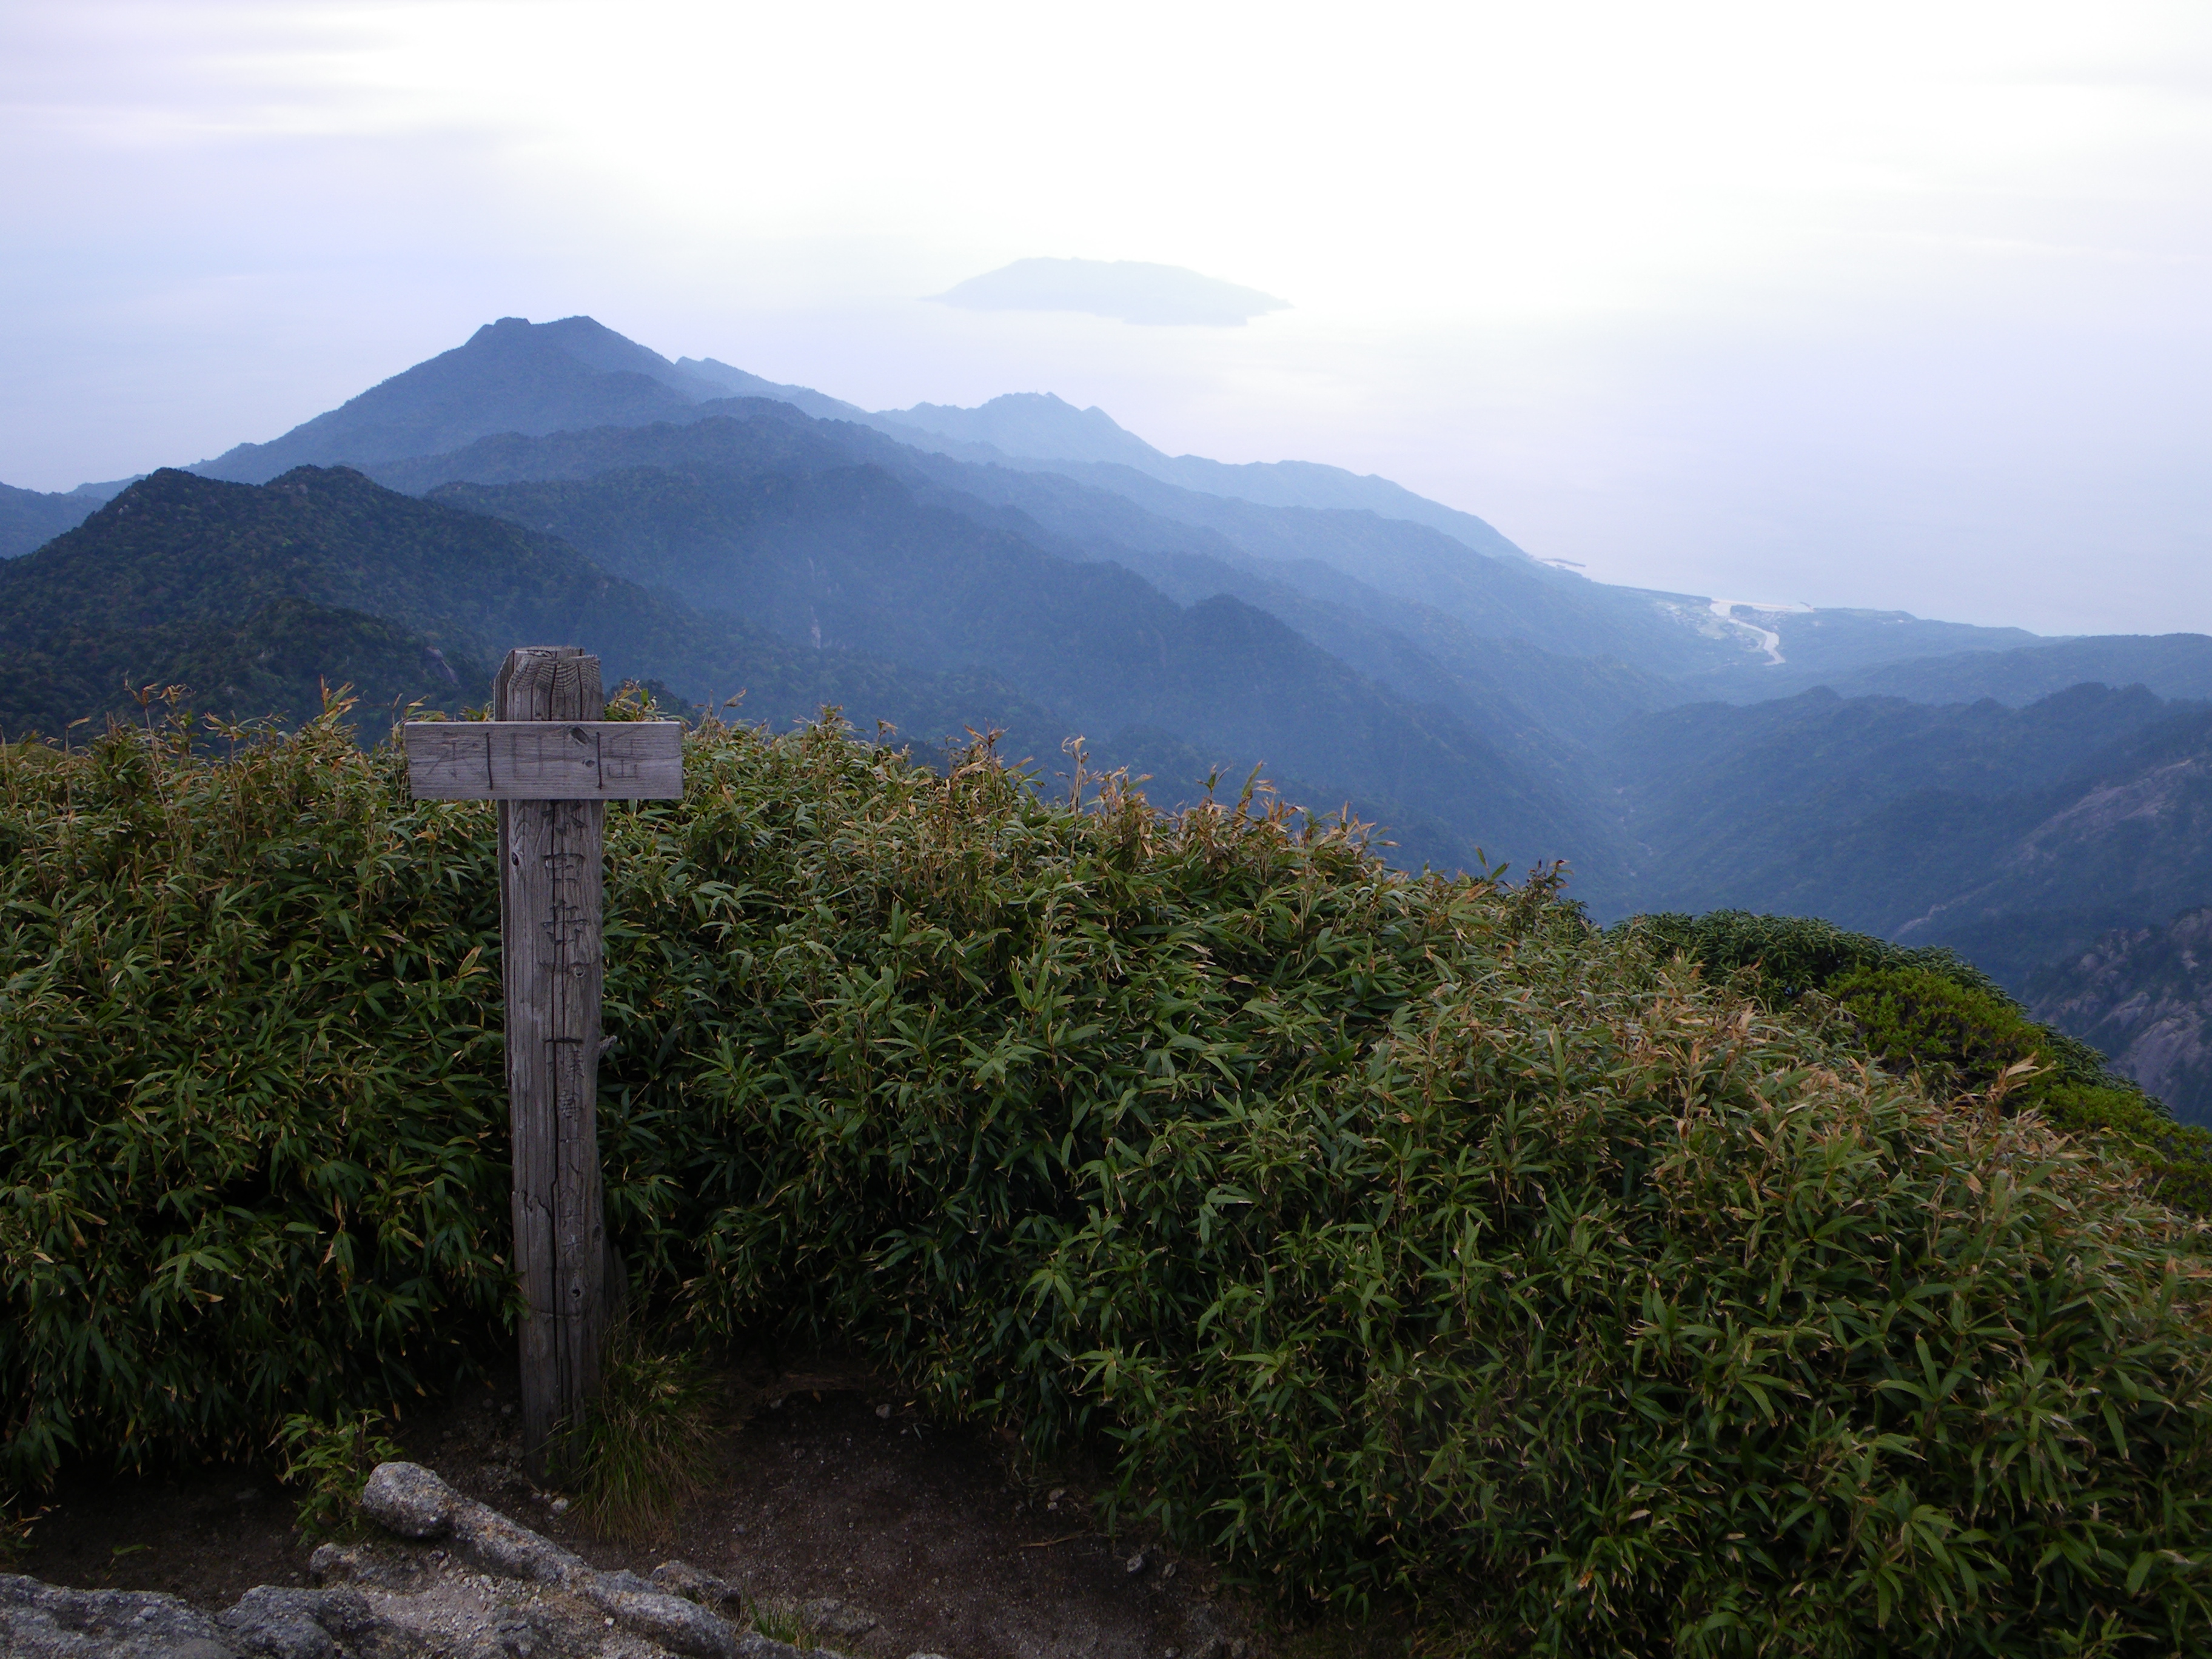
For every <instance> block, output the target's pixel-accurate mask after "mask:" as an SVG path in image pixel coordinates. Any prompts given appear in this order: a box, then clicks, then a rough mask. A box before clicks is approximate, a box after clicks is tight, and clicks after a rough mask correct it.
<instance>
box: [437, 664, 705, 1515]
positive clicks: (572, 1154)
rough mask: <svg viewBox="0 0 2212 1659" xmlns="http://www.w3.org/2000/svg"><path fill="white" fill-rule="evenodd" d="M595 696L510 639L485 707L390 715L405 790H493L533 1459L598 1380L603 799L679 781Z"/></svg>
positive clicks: (582, 678)
mask: <svg viewBox="0 0 2212 1659" xmlns="http://www.w3.org/2000/svg"><path fill="white" fill-rule="evenodd" d="M604 708H605V697H604V696H603V695H602V693H601V691H600V688H599V659H598V658H597V657H593V656H588V655H586V653H584V652H582V651H581V650H580V649H578V648H577V647H574V646H568V645H562V646H526V647H523V648H521V649H520V650H516V651H510V652H508V653H507V661H506V662H505V663H504V664H503V665H501V668H500V671H499V679H498V683H497V685H496V688H495V691H494V694H493V701H492V714H493V716H494V718H493V719H491V720H453V721H447V720H410V722H408V724H407V726H406V728H405V741H406V746H407V776H408V783H409V787H410V789H411V791H412V792H413V793H414V794H415V795H416V796H417V797H418V798H422V799H431V800H495V801H497V802H498V803H499V869H500V878H499V899H500V904H499V916H500V948H501V956H502V966H503V976H504V978H505V981H506V987H507V1098H508V1110H509V1119H510V1122H511V1123H512V1125H513V1139H514V1177H513V1179H514V1260H515V1271H516V1274H517V1276H518V1277H519V1278H520V1280H521V1283H522V1296H523V1301H524V1304H525V1307H526V1311H525V1313H524V1316H523V1323H522V1440H523V1446H524V1449H525V1451H526V1455H528V1457H529V1460H530V1465H531V1468H532V1472H533V1473H542V1472H543V1470H544V1458H545V1449H546V1443H547V1441H548V1439H549V1438H550V1436H551V1434H552V1432H553V1431H554V1430H555V1429H556V1427H558V1426H560V1425H562V1424H563V1423H567V1422H570V1421H573V1420H574V1419H575V1418H576V1417H577V1415H578V1413H580V1412H581V1411H582V1409H583V1407H584V1403H585V1401H587V1400H589V1399H590V1398H591V1396H592V1394H593V1393H594V1392H595V1391H596V1390H597V1389H598V1386H599V1346H600V1341H601V1340H602V1338H603V1337H604V1335H605V1328H606V1319H607V1309H608V1306H609V1290H610V1286H609V1285H607V1283H606V1261H607V1254H608V1251H607V1238H606V1217H605V1207H604V1206H603V1204H602V1202H601V1199H600V1194H599V1109H598V1098H599V984H600V978H601V974H602V969H603V966H604V963H603V948H604V935H603V933H602V928H601V907H602V904H603V901H604V895H605V880H604V874H603V871H602V867H601V847H602V843H603V842H604V839H605V831H606V819H607V809H606V803H607V802H608V801H611V800H674V799H680V798H681V797H682V795H683V793H684V744H683V736H684V727H683V723H682V722H681V721H678V720H600V719H599V718H598V717H599V714H601V713H602V712H603V711H604Z"/></svg>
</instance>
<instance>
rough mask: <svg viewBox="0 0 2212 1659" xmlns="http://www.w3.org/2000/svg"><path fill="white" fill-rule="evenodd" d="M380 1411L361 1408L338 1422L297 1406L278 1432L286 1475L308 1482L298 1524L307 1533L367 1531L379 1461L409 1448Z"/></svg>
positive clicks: (293, 1481)
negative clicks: (366, 1492)
mask: <svg viewBox="0 0 2212 1659" xmlns="http://www.w3.org/2000/svg"><path fill="white" fill-rule="evenodd" d="M386 1426H388V1425H386V1422H385V1419H383V1418H382V1416H381V1415H380V1414H379V1413H375V1412H373V1411H359V1412H355V1413H351V1414H350V1415H349V1416H346V1417H343V1418H340V1419H338V1420H337V1421H336V1422H328V1423H326V1422H324V1421H323V1420H321V1419H319V1418H313V1417H310V1416H308V1415H307V1413H304V1412H295V1413H293V1414H292V1415H291V1416H289V1417H288V1418H286V1419H284V1425H283V1427H282V1428H281V1429H279V1430H278V1431H277V1432H276V1447H277V1449H278V1452H279V1453H280V1455H281V1456H282V1457H283V1471H282V1474H281V1475H280V1477H279V1478H280V1479H282V1480H283V1482H284V1484H285V1485H286V1486H304V1487H305V1488H306V1491H305V1492H303V1493H302V1494H301V1498H300V1501H299V1507H298V1509H297V1510H296V1511H295V1515H294V1524H295V1526H297V1527H298V1528H299V1531H300V1535H301V1537H302V1538H352V1537H356V1536H358V1535H359V1534H361V1533H362V1531H364V1530H365V1529H366V1528H365V1526H364V1523H363V1522H362V1516H361V1489H362V1487H363V1486H367V1485H368V1477H369V1476H370V1475H371V1474H374V1472H375V1469H376V1466H377V1465H378V1464H379V1463H388V1462H393V1461H394V1460H396V1459H398V1457H400V1456H402V1455H404V1454H403V1453H402V1452H401V1450H400V1449H399V1447H398V1444H397V1443H395V1442H393V1441H392V1439H391V1438H390V1437H388V1436H387V1435H386V1434H385V1432H384V1430H385V1429H386Z"/></svg>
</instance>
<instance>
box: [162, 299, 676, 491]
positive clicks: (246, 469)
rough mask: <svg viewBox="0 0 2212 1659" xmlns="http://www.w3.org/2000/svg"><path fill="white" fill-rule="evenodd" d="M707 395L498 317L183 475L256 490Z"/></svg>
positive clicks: (605, 340) (570, 334) (658, 361)
mask: <svg viewBox="0 0 2212 1659" xmlns="http://www.w3.org/2000/svg"><path fill="white" fill-rule="evenodd" d="M716 395H718V389H717V388H716V387H714V386H712V385H710V384H709V383H708V382H706V381H704V380H698V379H696V377H694V376H692V375H690V374H686V373H685V372H684V371H683V370H681V369H679V368H677V367H676V365H675V364H673V363H671V362H669V361H668V360H667V359H666V358H665V357H661V356H658V355H657V354H655V353H653V352H651V351H648V350H647V349H645V348H644V347H643V346H641V345H638V344H637V343H635V342H633V341H630V340H626V339H624V338H623V337H622V336H621V335H619V334H617V333H616V332H615V331H613V330H612V329H610V328H604V327H602V326H601V325H599V324H598V323H595V322H593V321H592V319H590V318H588V317H568V318H563V319H562V320H561V321H559V322H557V323H531V322H528V321H526V320H525V319H522V318H520V317H502V318H501V319H500V320H499V321H497V322H495V323H487V324H485V325H483V327H482V328H480V329H478V330H477V331H476V332H475V333H474V334H473V335H471V337H469V339H468V342H467V343H465V344H464V345H459V346H456V347H455V348H454V349H453V350H451V351H447V352H441V353H440V354H439V355H438V356H435V357H433V358H431V359H429V360H428V362H421V363H417V364H416V365H415V367H414V368H410V369H408V370H407V371H406V372H405V373H404V374H395V375H393V376H392V378H391V379H390V380H386V381H383V382H381V383H380V384H379V385H377V386H371V387H370V388H369V389H368V391H366V392H362V394H361V395H360V396H359V397H357V398H349V399H348V400H347V401H346V402H345V403H343V404H340V405H339V406H338V407H337V408H336V409H334V410H331V411H330V412H329V413H327V414H324V415H318V416H315V418H314V419H313V420H312V421H308V422H305V423H304V424H302V425H300V426H295V427H294V428H292V429H291V430H290V431H289V432H288V433H286V434H285V435H283V437H281V438H276V439H274V440H272V441H270V442H268V443H265V444H240V445H239V446H238V447H236V448H234V449H229V450H226V451H224V452H223V453H222V454H221V455H219V456H217V457H216V459H214V460H211V461H203V462H200V463H199V464H198V465H196V466H194V467H193V468H192V469H191V470H192V471H195V472H197V473H199V474H200V475H202V476H203V477H210V478H229V479H234V480H236V481H238V482H240V483H264V482H265V481H266V480H268V479H270V478H273V477H276V475H277V474H278V473H280V472H284V471H289V470H290V469H291V468H293V467H295V466H303V465H311V466H328V465H333V464H338V463H343V464H345V465H361V464H362V463H363V462H367V461H383V460H396V459H399V458H401V457H403V456H407V455H428V454H435V453H438V452H440V451H441V450H449V449H458V448H459V447H461V446H463V445H464V444H467V443H470V442H472V441H475V440H476V439H477V438H481V437H485V436H487V435H490V434H492V433H496V432H523V433H539V432H560V431H564V430H568V429H570V428H577V427H592V426H637V425H642V424H644V423H645V422H649V421H665V420H681V419H686V418H689V417H690V412H691V410H693V408H694V407H695V406H696V405H697V404H701V403H703V402H705V401H707V400H708V399H709V398H714V397H715V396H716Z"/></svg>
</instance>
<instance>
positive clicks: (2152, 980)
mask: <svg viewBox="0 0 2212 1659" xmlns="http://www.w3.org/2000/svg"><path fill="white" fill-rule="evenodd" d="M2025 988H2026V993H2027V1003H2028V1006H2029V1008H2030V1010H2031V1011H2032V1012H2033V1013H2034V1015H2035V1017H2036V1018H2038V1019H2039V1020H2043V1021H2045V1022H2046V1023H2048V1024H2052V1025H2056V1026H2057V1028H2058V1029H2059V1030H2062V1031H2064V1032H2067V1033H2068V1034H2069V1035H2070V1036H2078V1037H2080V1038H2081V1039H2083V1040H2084V1041H2085V1042H2093V1043H2094V1044H2095V1045H2096V1046H2097V1047H2098V1048H2100V1049H2102V1050H2103V1051H2104V1052H2105V1054H2107V1055H2108V1056H2110V1057H2111V1059H2112V1065H2113V1068H2114V1069H2115V1070H2116V1071H2118V1072H2119V1073H2121V1074H2122V1075H2123V1076H2125V1077H2130V1078H2133V1079H2135V1080H2136V1082H2137V1083H2140V1084H2141V1085H2142V1086H2143V1087H2144V1088H2145V1089H2146V1090H2148V1091H2150V1092H2151V1093H2152V1094H2154V1095H2156V1096H2157V1097H2159V1098H2160V1100H2163V1101H2164V1102H2165V1103H2166V1104H2167V1105H2168V1106H2170V1107H2172V1109H2173V1114H2174V1115H2175V1116H2176V1117H2179V1118H2180V1119H2181V1120H2182V1121H2185V1122H2195V1123H2203V1124H2208V1125H2212V908H2198V909H2194V910H2190V911H2188V912H2186V913H2185V914H2184V915H2179V916H2177V917H2175V918H2174V919H2173V920H2172V921H2169V922H2167V923H2166V924H2165V925H2164V926H2163V927H2134V928H2119V929H2115V930H2113V931H2112V932H2110V933H2106V934H2104V935H2103V936H2102V937H2100V938H2099V939H2097V940H2096V941H2095V942H2094V943H2093V944H2091V945H2087V946H2085V947H2083V948H2081V949H2080V950H2077V951H2069V952H2068V953H2067V954H2065V955H2064V956H2063V957H2059V958H2058V959H2057V960H2056V961H2053V962H2051V963H2045V965H2044V966H2043V967H2041V968H2039V969H2036V970H2035V971H2034V972H2033V974H2031V975H2029V976H2028V980H2027V986H2026V987H2025Z"/></svg>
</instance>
